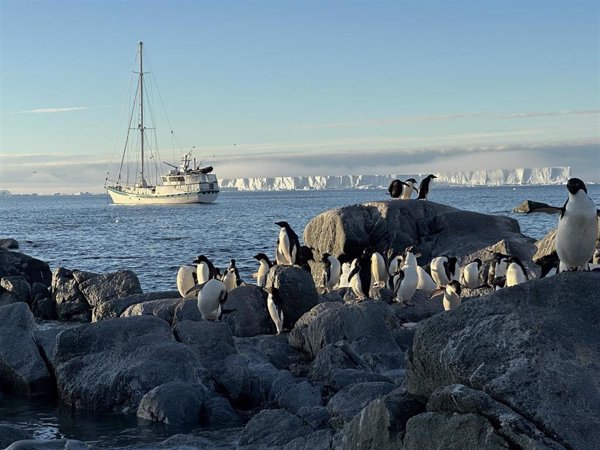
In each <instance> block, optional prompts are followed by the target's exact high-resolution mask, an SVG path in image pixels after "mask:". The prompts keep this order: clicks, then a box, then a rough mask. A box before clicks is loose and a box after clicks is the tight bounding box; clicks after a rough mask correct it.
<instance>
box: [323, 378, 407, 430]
mask: <svg viewBox="0 0 600 450" xmlns="http://www.w3.org/2000/svg"><path fill="white" fill-rule="evenodd" d="M395 387H396V386H395V385H394V384H393V383H385V382H380V381H379V382H370V383H356V384H352V385H349V386H346V387H345V388H343V389H342V390H340V391H339V392H338V393H337V394H335V395H334V396H333V397H331V400H329V403H327V409H328V410H329V413H330V414H331V416H332V419H331V421H330V422H331V423H332V425H334V426H335V427H336V428H341V427H342V426H343V425H344V423H346V422H349V421H350V420H352V418H353V417H354V416H355V415H356V414H358V413H359V412H360V411H361V410H362V409H363V408H364V407H365V406H367V405H368V404H369V403H370V402H371V401H373V400H374V399H376V398H378V397H383V396H384V395H386V394H388V393H389V392H391V391H392V390H393V389H394V388H395Z"/></svg>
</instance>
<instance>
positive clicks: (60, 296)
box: [52, 267, 91, 322]
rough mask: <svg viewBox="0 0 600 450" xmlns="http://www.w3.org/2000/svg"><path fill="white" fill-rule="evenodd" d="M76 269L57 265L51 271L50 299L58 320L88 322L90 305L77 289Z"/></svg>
mask: <svg viewBox="0 0 600 450" xmlns="http://www.w3.org/2000/svg"><path fill="white" fill-rule="evenodd" d="M76 274H77V272H76V271H72V270H69V269H65V268H62V267H59V268H58V269H56V270H54V272H52V300H53V301H54V303H55V304H56V313H57V315H58V319H59V320H73V321H78V322H89V321H90V317H91V310H90V305H89V304H88V302H87V301H86V300H85V297H84V296H83V294H82V293H81V291H80V290H79V283H78V282H77V279H76V278H75V275H76Z"/></svg>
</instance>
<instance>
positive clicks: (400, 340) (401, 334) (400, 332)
mask: <svg viewBox="0 0 600 450" xmlns="http://www.w3.org/2000/svg"><path fill="white" fill-rule="evenodd" d="M416 332H417V323H416V322H405V323H403V324H402V326H400V327H398V328H396V329H395V330H394V332H393V335H394V339H395V340H396V344H398V346H399V347H400V349H401V350H402V351H403V352H406V351H408V350H409V349H411V348H412V346H413V340H414V338H415V333H416Z"/></svg>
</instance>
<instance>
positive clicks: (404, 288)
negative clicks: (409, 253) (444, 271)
mask: <svg viewBox="0 0 600 450" xmlns="http://www.w3.org/2000/svg"><path fill="white" fill-rule="evenodd" d="M401 270H402V271H403V272H404V278H403V279H402V282H401V283H400V287H399V288H398V293H397V295H396V296H397V298H398V301H401V302H409V301H410V300H411V299H412V298H413V296H414V295H415V291H416V290H417V285H418V284H419V275H418V274H417V269H416V267H414V266H408V265H406V264H405V265H404V266H402V269H401Z"/></svg>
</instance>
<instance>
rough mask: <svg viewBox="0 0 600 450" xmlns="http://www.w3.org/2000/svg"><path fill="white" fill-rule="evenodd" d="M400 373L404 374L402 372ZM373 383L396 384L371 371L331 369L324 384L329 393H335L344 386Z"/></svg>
mask: <svg viewBox="0 0 600 450" xmlns="http://www.w3.org/2000/svg"><path fill="white" fill-rule="evenodd" d="M402 372H403V373H404V371H402ZM402 378H404V377H402ZM374 382H384V383H396V382H395V381H394V380H393V379H391V378H389V377H387V376H385V375H382V374H379V373H373V372H371V371H366V370H358V369H333V370H332V371H331V374H330V375H329V379H328V380H327V382H326V386H327V387H328V388H329V391H330V392H333V393H335V392H338V391H340V390H342V389H343V388H345V387H346V386H350V385H351V384H356V383H374Z"/></svg>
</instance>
